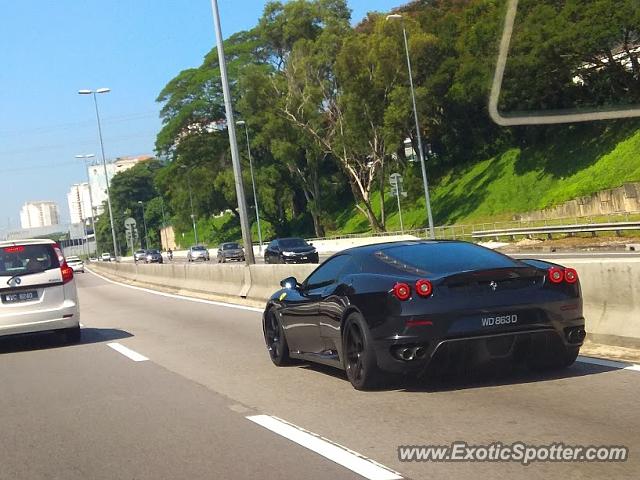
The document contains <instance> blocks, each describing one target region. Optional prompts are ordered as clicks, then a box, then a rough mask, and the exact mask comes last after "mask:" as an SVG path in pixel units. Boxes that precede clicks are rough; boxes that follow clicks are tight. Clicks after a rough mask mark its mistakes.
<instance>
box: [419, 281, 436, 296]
mask: <svg viewBox="0 0 640 480" xmlns="http://www.w3.org/2000/svg"><path fill="white" fill-rule="evenodd" d="M416 292H417V293H418V295H420V296H421V297H428V296H430V295H431V294H432V293H433V285H431V282H430V281H429V280H425V279H424V278H423V279H420V280H418V281H417V282H416Z"/></svg>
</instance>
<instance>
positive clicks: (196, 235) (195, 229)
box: [180, 165, 198, 245]
mask: <svg viewBox="0 0 640 480" xmlns="http://www.w3.org/2000/svg"><path fill="white" fill-rule="evenodd" d="M180 168H185V169H187V186H188V187H189V204H190V205H191V223H192V224H193V236H194V238H195V241H196V245H198V228H197V227H196V216H195V215H194V213H193V195H192V194H191V177H190V176H189V173H190V172H191V169H190V168H189V167H187V166H186V165H180Z"/></svg>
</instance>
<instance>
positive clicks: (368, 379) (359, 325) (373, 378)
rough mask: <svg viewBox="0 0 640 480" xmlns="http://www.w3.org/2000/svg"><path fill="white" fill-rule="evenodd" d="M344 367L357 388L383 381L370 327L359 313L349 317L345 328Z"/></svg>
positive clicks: (367, 386) (373, 385) (352, 383)
mask: <svg viewBox="0 0 640 480" xmlns="http://www.w3.org/2000/svg"><path fill="white" fill-rule="evenodd" d="M343 349H344V350H343V351H344V354H343V355H344V367H345V370H346V372H347V378H348V379H349V381H350V382H351V385H353V387H354V388H355V389H356V390H368V389H371V388H374V387H377V386H379V385H380V383H381V380H382V378H381V372H380V371H379V369H378V366H377V364H376V358H375V352H374V351H373V345H372V342H371V335H370V333H369V329H368V327H367V325H366V323H365V321H364V319H363V317H362V315H360V314H359V313H352V314H351V315H349V317H348V318H347V320H346V322H345V324H344V330H343Z"/></svg>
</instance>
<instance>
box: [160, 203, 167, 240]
mask: <svg viewBox="0 0 640 480" xmlns="http://www.w3.org/2000/svg"><path fill="white" fill-rule="evenodd" d="M160 211H161V212H162V232H164V240H165V241H164V242H163V241H162V233H161V234H160V244H161V245H160V246H161V247H163V248H165V249H166V250H168V249H169V238H168V237H167V221H166V220H165V217H164V198H163V197H162V196H160Z"/></svg>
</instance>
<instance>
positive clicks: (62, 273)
mask: <svg viewBox="0 0 640 480" xmlns="http://www.w3.org/2000/svg"><path fill="white" fill-rule="evenodd" d="M51 330H55V331H56V332H59V333H60V334H63V335H64V336H65V339H66V340H67V341H68V342H70V343H76V342H79V341H80V309H79V304H78V292H77V290H76V282H75V280H74V278H73V269H72V268H71V267H70V266H69V265H67V262H66V260H65V258H64V255H63V254H62V250H61V249H60V246H59V245H58V244H57V243H55V242H54V241H52V240H16V241H7V242H0V336H4V335H14V334H22V333H34V332H44V331H51Z"/></svg>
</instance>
